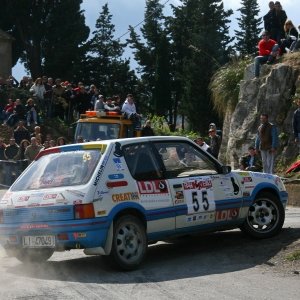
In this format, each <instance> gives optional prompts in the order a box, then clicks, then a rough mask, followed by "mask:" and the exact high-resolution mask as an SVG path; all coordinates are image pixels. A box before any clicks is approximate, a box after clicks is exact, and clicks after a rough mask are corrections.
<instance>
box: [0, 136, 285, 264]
mask: <svg viewBox="0 0 300 300" xmlns="http://www.w3.org/2000/svg"><path fill="white" fill-rule="evenodd" d="M287 200H288V195H287V192H286V189H285V187H284V185H283V183H282V181H281V179H280V178H279V177H278V176H276V175H271V174H265V173H255V172H244V171H231V168H230V167H228V166H224V165H222V164H221V163H220V162H219V161H218V160H216V159H215V158H213V157H212V156H211V155H210V154H209V153H207V152H205V151H203V150H202V149H200V148H199V147H198V145H196V144H195V143H194V142H192V141H191V140H189V139H187V138H183V137H165V136H164V137H143V138H127V139H116V140H106V141H99V142H89V143H83V144H73V145H65V146H61V147H55V148H49V149H46V150H44V151H41V152H40V153H39V154H38V156H37V157H36V159H35V161H34V162H33V163H32V164H31V165H30V166H29V167H28V168H27V169H26V170H25V171H24V172H23V173H22V174H21V176H20V177H19V178H18V179H17V180H16V181H15V183H14V184H13V185H12V186H11V187H10V189H9V190H8V191H7V192H6V194H5V195H4V196H3V198H2V199H1V201H0V243H1V245H2V246H3V247H4V248H5V249H6V251H7V253H8V254H9V255H13V256H15V257H16V258H18V259H19V260H20V261H22V262H30V261H34V262H42V261H45V260H47V259H48V258H50V257H51V255H52V254H53V252H54V251H63V250H70V249H84V253H85V254H87V255H106V256H107V260H108V261H110V262H112V263H113V264H115V265H116V266H118V267H120V268H122V269H125V270H130V269H134V268H137V267H138V266H139V265H140V264H141V263H142V261H143V260H144V258H145V255H146V251H147V245H148V244H150V243H154V242H157V241H160V240H167V239H170V238H173V237H177V236H181V235H187V234H188V235H189V234H193V233H199V232H207V231H218V230H227V229H232V228H240V229H241V230H242V231H244V232H245V233H247V234H249V235H250V236H252V237H255V238H259V239H261V238H268V237H272V236H274V235H276V234H278V233H279V231H280V230H281V228H282V226H283V223H284V218H285V206H286V204H287Z"/></svg>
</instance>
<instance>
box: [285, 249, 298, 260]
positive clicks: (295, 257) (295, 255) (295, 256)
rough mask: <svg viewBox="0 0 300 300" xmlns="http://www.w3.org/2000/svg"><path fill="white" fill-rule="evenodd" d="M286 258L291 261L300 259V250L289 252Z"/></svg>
mask: <svg viewBox="0 0 300 300" xmlns="http://www.w3.org/2000/svg"><path fill="white" fill-rule="evenodd" d="M286 259H287V260H289V261H295V260H300V250H295V251H294V252H292V253H290V254H288V255H287V256H286Z"/></svg>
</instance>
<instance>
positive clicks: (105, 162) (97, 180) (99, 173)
mask: <svg viewBox="0 0 300 300" xmlns="http://www.w3.org/2000/svg"><path fill="white" fill-rule="evenodd" d="M110 152H111V151H110ZM109 155H110V153H109V154H108V155H106V156H105V157H104V159H103V163H102V165H101V166H100V168H99V170H98V172H97V175H96V178H95V181H94V183H93V185H94V186H97V184H98V182H99V180H100V178H101V175H102V173H103V171H104V168H105V166H106V164H107V161H108V158H109Z"/></svg>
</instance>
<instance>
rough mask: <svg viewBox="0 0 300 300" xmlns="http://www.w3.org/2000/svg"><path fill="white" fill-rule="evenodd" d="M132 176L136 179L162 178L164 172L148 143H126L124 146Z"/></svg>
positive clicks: (125, 156)
mask: <svg viewBox="0 0 300 300" xmlns="http://www.w3.org/2000/svg"><path fill="white" fill-rule="evenodd" d="M122 150H123V153H124V158H125V161H126V163H127V166H128V169H129V171H130V173H131V175H132V177H133V178H134V179H136V180H150V179H152V180H153V179H161V178H162V172H161V171H160V167H159V164H158V161H157V159H156V157H155V155H154V153H153V151H152V150H151V146H150V144H148V143H141V144H133V145H126V146H124V147H123V148H122Z"/></svg>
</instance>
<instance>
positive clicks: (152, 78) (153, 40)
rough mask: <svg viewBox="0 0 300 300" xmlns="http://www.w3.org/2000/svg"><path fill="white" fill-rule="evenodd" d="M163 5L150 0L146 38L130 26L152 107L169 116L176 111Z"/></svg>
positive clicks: (161, 114)
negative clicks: (172, 93) (172, 94)
mask: <svg viewBox="0 0 300 300" xmlns="http://www.w3.org/2000/svg"><path fill="white" fill-rule="evenodd" d="M162 9H163V5H162V4H160V3H159V0H147V1H146V10H145V15H144V19H145V21H144V24H143V26H142V28H141V32H142V36H143V40H144V41H145V42H141V38H140V36H139V35H138V34H136V32H135V31H134V28H133V27H129V31H130V38H129V39H128V42H129V44H130V45H131V48H132V49H134V57H135V60H136V61H137V62H138V63H139V65H140V67H139V69H138V71H139V73H141V78H142V81H143V82H144V84H145V85H146V86H147V89H146V91H145V92H146V94H147V95H149V99H148V101H149V100H150V101H149V110H150V112H152V113H156V114H158V115H160V116H167V114H170V112H171V111H172V103H171V71H170V42H169V39H168V36H167V32H166V30H165V28H164V16H163V12H162Z"/></svg>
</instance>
